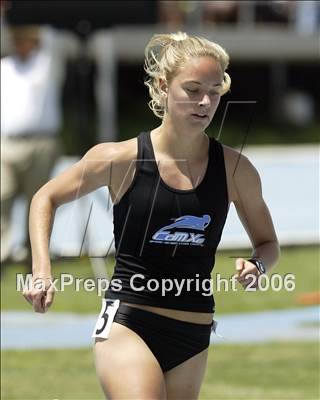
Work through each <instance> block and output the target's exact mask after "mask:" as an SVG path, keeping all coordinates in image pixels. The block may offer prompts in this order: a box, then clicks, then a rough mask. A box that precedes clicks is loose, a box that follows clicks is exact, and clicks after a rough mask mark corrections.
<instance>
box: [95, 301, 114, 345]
mask: <svg viewBox="0 0 320 400" xmlns="http://www.w3.org/2000/svg"><path fill="white" fill-rule="evenodd" d="M119 305H120V300H118V299H117V300H114V299H102V307H101V311H100V314H99V317H98V320H97V323H96V325H95V327H94V330H93V333H92V337H93V338H96V337H99V338H103V339H108V337H109V333H110V330H111V325H112V322H113V320H114V317H115V315H116V312H117V310H118V308H119Z"/></svg>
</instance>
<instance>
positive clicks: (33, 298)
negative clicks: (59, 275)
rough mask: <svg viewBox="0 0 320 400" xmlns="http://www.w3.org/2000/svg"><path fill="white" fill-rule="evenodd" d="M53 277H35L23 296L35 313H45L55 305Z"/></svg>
mask: <svg viewBox="0 0 320 400" xmlns="http://www.w3.org/2000/svg"><path fill="white" fill-rule="evenodd" d="M52 282H53V278H52V277H41V276H33V277H32V279H31V281H30V285H29V287H28V288H27V289H26V290H24V291H23V293H22V294H23V296H24V298H25V299H26V300H27V302H28V303H30V304H31V305H32V306H33V309H34V311H35V312H38V313H45V312H46V311H47V310H48V308H49V307H50V306H51V304H52V303H53V299H54V294H55V289H54V285H52Z"/></svg>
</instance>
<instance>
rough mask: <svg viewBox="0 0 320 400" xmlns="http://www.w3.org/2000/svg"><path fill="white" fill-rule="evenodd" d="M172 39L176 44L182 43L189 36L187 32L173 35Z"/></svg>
mask: <svg viewBox="0 0 320 400" xmlns="http://www.w3.org/2000/svg"><path fill="white" fill-rule="evenodd" d="M170 38H171V39H172V40H174V41H175V42H182V40H186V39H188V35H187V34H186V33H185V32H180V31H179V32H176V33H171V35H170Z"/></svg>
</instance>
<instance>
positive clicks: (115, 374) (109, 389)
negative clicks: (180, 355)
mask: <svg viewBox="0 0 320 400" xmlns="http://www.w3.org/2000/svg"><path fill="white" fill-rule="evenodd" d="M95 364H96V370H97V375H98V378H99V380H100V383H101V386H102V389H103V391H104V393H105V395H106V396H107V398H108V399H139V400H143V399H145V400H146V399H153V400H157V399H159V400H160V399H161V400H165V399H166V392H165V381H164V377H163V373H162V370H161V368H160V365H159V363H158V361H157V360H156V358H155V357H154V355H153V354H152V352H151V350H150V349H149V347H148V346H147V345H146V343H145V342H144V341H143V340H142V339H141V337H140V336H139V335H137V334H136V333H135V332H133V331H132V330H131V329H129V328H127V327H126V326H123V325H121V324H118V323H117V322H113V324H112V327H111V331H110V334H109V338H108V339H106V340H105V339H99V338H97V339H96V343H95Z"/></svg>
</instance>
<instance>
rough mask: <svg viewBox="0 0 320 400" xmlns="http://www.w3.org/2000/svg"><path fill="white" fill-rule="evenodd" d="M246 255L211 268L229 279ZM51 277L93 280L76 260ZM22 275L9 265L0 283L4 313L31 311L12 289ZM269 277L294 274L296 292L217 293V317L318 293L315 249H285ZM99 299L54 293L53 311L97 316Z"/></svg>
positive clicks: (86, 264)
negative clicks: (69, 275)
mask: <svg viewBox="0 0 320 400" xmlns="http://www.w3.org/2000/svg"><path fill="white" fill-rule="evenodd" d="M246 254H247V255H248V256H249V252H248V251H246V250H244V251H243V250H242V251H237V252H235V251H223V252H219V253H218V255H217V259H216V265H215V268H214V274H213V279H214V281H215V274H216V273H220V274H221V277H223V278H229V277H230V276H231V275H232V274H234V272H235V268H234V262H235V259H234V258H230V257H231V256H233V257H234V256H236V255H246ZM52 266H53V273H54V276H55V277H59V276H60V274H61V273H72V274H73V275H74V276H75V277H78V278H92V276H93V274H92V269H91V266H90V261H89V260H88V259H87V258H85V257H84V258H81V259H77V260H72V259H71V260H65V261H59V262H53V263H52ZM113 266H114V260H113V258H109V259H108V260H107V270H108V273H109V276H110V277H111V275H112V271H113ZM19 272H25V268H24V267H23V266H19V265H11V266H9V267H8V268H7V271H6V274H5V276H4V277H3V279H2V281H1V289H2V290H1V299H2V309H3V310H9V309H11V310H30V306H29V304H28V303H27V302H26V301H25V300H24V299H23V297H22V295H21V293H20V292H17V291H16V289H15V278H16V273H19ZM271 273H272V274H273V273H278V274H280V275H282V276H283V275H285V274H287V273H293V274H294V276H295V283H296V288H295V290H294V291H292V292H288V291H286V290H284V289H282V290H281V291H279V292H274V291H272V290H268V291H266V292H245V291H244V290H243V289H242V287H241V286H240V285H237V286H236V289H237V291H231V290H230V291H228V292H226V291H220V292H218V291H216V292H215V295H214V296H215V301H216V310H217V312H218V313H219V314H220V313H233V312H240V311H241V312H244V311H249V312H250V311H259V310H269V309H284V308H292V307H297V306H298V305H299V304H298V302H297V297H298V295H299V294H301V293H305V292H313V291H317V290H319V250H318V249H317V247H315V246H308V247H288V248H284V249H282V255H281V259H280V262H279V264H278V266H276V267H275V268H274V269H273V270H272V271H271ZM100 301H101V299H100V297H98V295H97V293H96V292H95V291H93V292H86V291H85V290H84V289H83V286H80V291H75V290H74V286H70V287H67V288H66V290H65V291H64V292H62V291H60V292H57V293H56V296H55V301H54V304H53V306H52V308H51V310H52V311H64V312H65V311H69V312H79V313H97V311H98V310H99V309H100Z"/></svg>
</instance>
